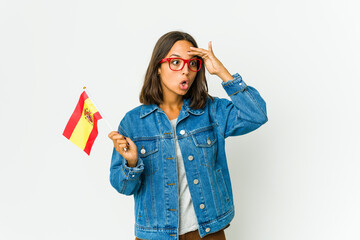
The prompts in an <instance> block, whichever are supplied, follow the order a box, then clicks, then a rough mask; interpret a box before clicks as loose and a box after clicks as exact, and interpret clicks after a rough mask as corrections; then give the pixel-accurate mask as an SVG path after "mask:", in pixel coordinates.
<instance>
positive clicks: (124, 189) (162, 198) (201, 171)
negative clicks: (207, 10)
mask: <svg viewBox="0 0 360 240" xmlns="http://www.w3.org/2000/svg"><path fill="white" fill-rule="evenodd" d="M233 77H234V79H233V80H231V81H228V82H223V83H222V86H223V88H224V89H225V91H226V92H227V94H228V95H229V96H230V98H231V101H230V100H227V99H221V98H217V97H215V98H214V99H213V100H211V99H210V98H208V100H207V103H206V105H205V107H204V108H203V109H192V108H190V106H189V105H190V101H189V100H188V99H184V101H183V105H182V109H181V111H180V113H179V116H178V120H177V123H176V132H174V130H173V128H172V126H171V123H170V121H169V119H168V117H167V116H166V114H165V113H164V111H162V110H161V109H160V108H159V107H158V106H157V105H155V104H153V105H141V106H139V107H136V108H135V109H133V110H131V111H130V112H128V113H127V114H126V115H125V117H124V118H123V119H122V120H121V122H120V125H119V129H118V131H119V132H120V134H122V135H124V136H126V137H129V138H130V139H132V140H133V141H134V143H135V144H136V146H137V150H138V155H139V159H138V162H137V166H135V167H129V166H128V165H127V162H126V160H125V159H124V158H123V157H122V156H121V155H120V154H119V153H118V152H117V151H116V150H115V149H114V150H113V154H112V160H111V167H110V182H111V185H112V186H113V187H114V188H115V189H116V190H117V191H118V192H119V193H122V194H125V195H134V200H135V235H136V236H137V237H138V238H141V239H156V240H168V239H174V240H175V239H176V240H177V239H179V236H178V224H179V211H178V210H179V205H178V203H179V192H178V175H177V167H176V152H175V139H177V140H178V142H179V146H180V149H181V154H182V156H183V159H184V166H185V171H186V178H187V181H188V185H189V190H190V194H191V198H192V201H193V205H194V209H195V214H196V217H197V220H198V224H199V229H198V230H199V233H200V236H201V237H204V236H205V235H207V234H210V233H214V232H217V231H219V230H221V229H223V228H225V227H226V226H227V225H228V224H229V223H230V221H231V220H232V219H233V217H234V204H233V194H232V188H231V182H230V175H229V169H228V165H227V159H226V154H225V138H227V137H229V136H237V135H242V134H246V133H249V132H251V131H254V130H255V129H257V128H259V127H260V126H261V125H262V124H264V123H265V122H267V120H268V119H267V115H266V103H265V101H264V100H263V99H262V97H261V96H260V94H259V92H258V91H257V90H256V89H255V88H253V87H251V86H247V85H246V83H245V82H244V81H243V80H242V78H241V76H240V75H239V74H238V73H236V74H234V75H233ZM232 160H233V161H234V159H232ZM195 179H196V181H194V180H195Z"/></svg>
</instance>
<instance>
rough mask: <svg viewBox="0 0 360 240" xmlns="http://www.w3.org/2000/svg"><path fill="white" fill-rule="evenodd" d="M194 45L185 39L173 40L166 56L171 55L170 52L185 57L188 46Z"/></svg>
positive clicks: (188, 49)
mask: <svg viewBox="0 0 360 240" xmlns="http://www.w3.org/2000/svg"><path fill="white" fill-rule="evenodd" d="M193 46H194V45H193V44H192V43H191V42H189V41H186V40H179V41H177V42H175V44H174V45H173V46H172V48H171V49H170V51H169V52H168V54H167V57H169V56H171V55H172V54H175V55H178V56H181V57H185V56H188V54H187V51H190V47H193Z"/></svg>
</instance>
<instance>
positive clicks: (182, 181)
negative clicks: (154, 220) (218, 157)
mask: <svg viewBox="0 0 360 240" xmlns="http://www.w3.org/2000/svg"><path fill="white" fill-rule="evenodd" d="M176 121H177V118H176V119H173V120H170V122H171V125H172V127H173V129H174V132H176V131H175V125H176ZM175 150H176V165H177V169H178V184H179V186H178V189H179V234H180V235H182V234H185V233H187V232H191V231H195V230H196V229H198V228H199V225H198V222H197V218H196V214H195V210H194V206H193V202H192V199H191V195H190V191H189V186H188V181H187V179H186V174H185V167H184V161H183V158H182V155H181V151H180V146H179V143H178V141H177V138H176V139H175Z"/></svg>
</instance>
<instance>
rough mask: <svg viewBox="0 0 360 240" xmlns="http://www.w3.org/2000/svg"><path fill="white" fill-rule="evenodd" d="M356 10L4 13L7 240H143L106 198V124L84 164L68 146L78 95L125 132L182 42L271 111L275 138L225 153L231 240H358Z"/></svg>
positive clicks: (258, 7)
mask: <svg viewBox="0 0 360 240" xmlns="http://www.w3.org/2000/svg"><path fill="white" fill-rule="evenodd" d="M358 10H359V4H358V2H357V1H355V0H353V1H351V0H303V1H294V0H292V1H289V0H273V1H266V0H257V1H251V0H242V1H225V0H224V1H218V0H216V1H209V0H207V1H187V0H183V1H141V2H140V1H121V0H120V1H119V0H103V1H93V0H77V1H76V0H71V1H70V0H62V1H50V0H49V1H46V0H31V1H29V0H12V1H5V0H1V3H0V80H1V85H0V111H1V113H0V114H1V118H0V121H1V124H0V138H1V151H0V201H1V203H0V239H6V240H12V239H36V240H42V239H44V240H45V239H46V240H48V239H61V240H62V239H84V240H85V239H86V240H92V239H94V240H95V239H96V240H97V239H134V225H133V224H134V216H133V215H134V214H133V205H134V204H133V198H132V197H127V196H124V195H120V194H118V193H117V192H116V190H115V189H113V188H112V187H111V185H110V182H109V167H110V159H111V153H112V142H111V141H110V140H109V139H108V138H107V134H108V132H109V131H110V129H109V128H108V126H107V125H106V123H105V121H104V120H101V121H100V122H99V131H100V133H99V136H98V138H97V139H96V141H95V143H94V146H93V148H92V153H91V156H90V157H88V156H87V155H86V154H85V153H84V152H82V151H81V150H80V149H79V148H77V147H76V146H75V145H74V144H72V143H71V142H70V141H68V140H67V139H66V138H65V137H63V136H62V132H63V130H64V128H65V125H66V123H67V121H68V119H69V118H70V116H71V114H72V112H73V110H74V108H75V105H76V103H77V101H78V98H79V96H80V93H81V91H82V87H83V86H84V85H86V86H87V87H88V89H89V91H90V94H91V96H92V97H93V101H94V102H95V104H96V105H97V107H98V108H99V109H100V111H101V113H102V115H103V116H104V117H105V118H106V119H107V120H108V122H109V123H110V125H112V128H113V129H116V128H117V126H118V123H119V122H120V120H121V118H122V117H123V116H124V114H125V113H126V112H127V111H129V110H130V109H132V108H133V107H135V106H137V105H138V104H139V101H138V96H139V92H140V88H141V86H142V81H143V78H144V75H145V71H146V68H147V65H148V63H149V60H150V56H151V53H152V49H153V47H154V45H155V43H156V41H157V39H158V38H159V37H160V36H161V35H163V34H164V33H166V32H168V31H172V30H182V31H186V32H188V33H190V34H191V35H193V36H194V38H195V39H196V40H197V42H198V44H199V46H200V47H202V48H207V43H208V41H210V40H211V41H212V42H213V50H214V52H215V55H216V56H217V57H218V58H219V59H220V61H222V62H223V64H224V65H225V66H226V67H227V68H228V70H229V71H230V72H231V73H232V74H233V73H235V72H239V73H240V74H241V75H242V77H243V79H244V81H245V82H246V83H247V84H248V85H250V86H253V87H255V88H256V89H257V90H258V91H259V92H260V94H261V95H262V97H263V98H264V99H265V100H266V102H267V110H268V117H269V122H267V123H266V124H265V125H264V126H262V127H261V128H260V129H258V130H257V131H255V132H252V133H250V134H248V135H245V136H241V137H236V138H229V139H228V140H227V155H228V162H229V163H228V164H229V167H230V174H231V178H232V185H233V192H234V200H235V207H236V214H235V218H234V220H233V221H232V223H231V226H230V228H228V229H227V230H226V236H227V239H230V240H233V239H241V240H289V239H291V240H304V239H307V240H313V239H314V240H318V239H328V240H332V239H334V240H335V239H336V240H338V239H346V240H348V239H360V230H359V226H360V194H359V182H360V176H359V168H360V164H359V160H360V152H359V147H360V146H359V144H360V137H359V135H360V128H359V117H360V108H359V103H360V97H359V93H358V92H359V80H360V78H359V77H360V70H359V67H360V65H359V63H360V61H359V56H360V47H359V42H360V28H359V22H360V15H359V13H358ZM207 76H208V83H209V88H210V94H212V95H215V96H219V97H224V98H226V97H227V95H226V94H225V91H224V90H223V88H222V87H221V85H220V82H221V80H220V79H219V78H218V77H216V76H211V75H209V74H208V75H207ZM113 129H111V130H113Z"/></svg>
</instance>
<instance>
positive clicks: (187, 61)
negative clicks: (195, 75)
mask: <svg viewBox="0 0 360 240" xmlns="http://www.w3.org/2000/svg"><path fill="white" fill-rule="evenodd" d="M172 59H181V60H183V61H184V64H183V66H182V67H181V69H178V70H173V69H171V67H170V61H171V60H172ZM194 59H196V60H198V61H199V62H200V66H199V70H196V71H194V70H192V69H191V68H190V66H189V62H190V61H192V60H194ZM164 62H169V68H170V70H172V71H181V70H183V68H184V67H185V64H187V65H188V68H189V69H190V71H192V72H198V71H200V69H201V66H202V61H201V59H200V58H191V59H188V60H186V59H183V58H179V57H174V58H163V59H161V61H160V63H164Z"/></svg>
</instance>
